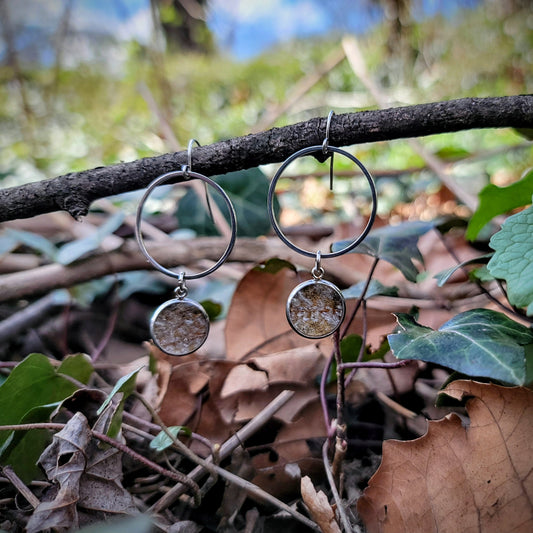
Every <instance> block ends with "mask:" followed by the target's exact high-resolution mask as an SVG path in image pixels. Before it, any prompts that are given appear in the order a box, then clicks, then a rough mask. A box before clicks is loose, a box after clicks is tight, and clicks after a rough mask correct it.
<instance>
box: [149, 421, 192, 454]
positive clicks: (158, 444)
mask: <svg viewBox="0 0 533 533" xmlns="http://www.w3.org/2000/svg"><path fill="white" fill-rule="evenodd" d="M167 429H168V431H169V433H170V434H171V435H173V436H174V438H176V437H177V436H178V435H179V434H180V433H181V434H182V435H186V436H187V437H190V436H191V435H192V431H191V430H190V429H189V428H187V427H185V426H170V427H168V428H167ZM172 443H173V441H172V440H171V439H170V437H169V436H168V435H167V434H166V433H165V432H164V431H160V432H159V433H158V434H157V435H156V436H155V438H154V439H153V440H152V441H151V442H150V448H152V450H156V451H158V452H162V451H163V450H166V449H167V448H168V447H170V446H172Z"/></svg>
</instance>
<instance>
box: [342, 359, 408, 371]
mask: <svg viewBox="0 0 533 533" xmlns="http://www.w3.org/2000/svg"><path fill="white" fill-rule="evenodd" d="M410 362H411V360H410V359H404V360H402V361H395V362H394V363H382V362H380V361H361V362H360V363H342V368H343V370H346V369H348V368H399V367H401V366H405V365H407V364H409V363H410Z"/></svg>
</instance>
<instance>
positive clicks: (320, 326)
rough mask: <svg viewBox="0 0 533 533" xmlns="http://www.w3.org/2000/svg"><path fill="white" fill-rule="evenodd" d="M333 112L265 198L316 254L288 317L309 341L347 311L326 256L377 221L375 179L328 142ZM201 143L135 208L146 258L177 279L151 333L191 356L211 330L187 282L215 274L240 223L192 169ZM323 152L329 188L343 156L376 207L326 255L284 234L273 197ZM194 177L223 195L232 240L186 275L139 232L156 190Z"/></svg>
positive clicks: (166, 347) (170, 350) (164, 346)
mask: <svg viewBox="0 0 533 533" xmlns="http://www.w3.org/2000/svg"><path fill="white" fill-rule="evenodd" d="M332 117H333V111H331V112H330V113H329V115H328V119H327V125H326V137H325V139H324V142H323V143H322V145H315V146H310V147H308V148H303V149H302V150H299V151H298V152H295V153H294V154H293V155H291V156H290V157H289V158H288V159H287V160H286V161H285V162H284V163H283V164H282V165H281V167H280V168H279V170H278V171H277V172H276V174H275V176H274V178H273V179H272V181H271V183H270V188H269V191H268V197H267V207H268V213H269V217H270V222H271V224H272V227H273V228H274V231H275V232H276V234H277V235H278V237H279V238H280V239H281V240H282V241H283V242H284V243H285V244H286V245H287V246H288V247H289V248H291V249H293V250H294V251H296V252H298V253H299V254H301V255H304V256H307V257H313V258H314V259H315V266H314V268H313V269H312V270H311V275H312V276H313V279H311V280H309V281H304V282H303V283H300V284H299V285H298V286H297V287H295V288H294V290H293V291H292V292H291V294H290V295H289V298H288V300H287V305H286V315H287V320H288V322H289V324H290V326H291V327H292V329H293V330H294V331H296V333H298V334H299V335H301V336H303V337H306V338H309V339H321V338H324V337H327V336H329V335H332V334H333V333H334V332H335V331H337V329H338V328H339V327H340V325H341V324H342V322H343V320H344V316H345V313H346V304H345V301H344V297H343V295H342V293H341V291H340V290H339V288H338V287H337V286H336V285H334V284H333V283H331V282H329V281H326V280H324V279H323V277H324V268H323V267H322V264H321V261H322V259H330V258H334V257H338V256H340V255H343V254H345V253H347V252H349V251H350V250H353V249H354V248H355V247H356V246H357V245H359V244H360V243H361V242H362V241H363V239H364V238H365V237H366V236H367V235H368V232H369V231H370V229H371V227H372V224H373V222H374V219H375V216H376V210H377V195H376V187H375V185H374V180H373V179H372V176H371V175H370V173H369V172H368V170H367V169H366V168H365V167H364V166H363V164H362V163H361V162H360V161H359V160H358V159H357V158H356V157H354V156H353V155H351V154H350V153H348V152H346V151H345V150H342V149H341V148H337V147H334V146H331V145H330V144H329V130H330V125H331V119H332ZM195 142H196V143H197V141H195V140H194V139H192V140H191V141H190V142H189V146H188V150H187V153H188V162H187V165H183V166H182V167H181V169H180V170H177V171H173V172H167V173H166V174H163V175H161V176H159V177H158V178H156V179H155V180H154V181H153V182H152V183H151V184H150V185H149V186H148V188H147V190H146V192H145V193H144V195H143V197H142V198H141V201H140V203H139V206H138V209H137V218H136V225H135V236H136V238H137V242H138V244H139V247H140V249H141V252H142V253H143V254H144V256H145V257H146V259H147V260H148V261H149V262H150V263H151V264H152V265H153V266H154V267H155V268H156V269H157V270H159V271H160V272H162V273H163V274H166V275H167V276H170V277H172V278H175V279H177V280H178V283H177V287H176V289H175V291H174V292H175V295H176V298H174V299H172V300H169V301H167V302H165V303H163V304H162V305H161V306H159V307H158V308H157V309H156V310H155V312H154V314H153V316H152V318H151V321H150V333H151V335H152V339H153V341H154V343H155V344H156V346H157V347H158V348H159V349H161V350H162V351H163V352H165V353H167V354H169V355H177V356H181V355H187V354H190V353H192V352H194V351H196V350H198V348H200V346H202V344H203V343H204V342H205V340H206V339H207V336H208V334H209V318H208V316H207V313H206V312H205V310H204V308H203V307H202V306H201V305H200V304H199V303H198V302H195V301H194V300H191V299H190V298H187V287H186V284H185V282H186V281H187V280H192V279H198V278H202V277H204V276H207V275H209V274H211V273H213V272H214V271H215V270H217V268H219V267H220V266H221V265H222V264H223V263H224V262H225V261H226V259H227V258H228V256H229V255H230V253H231V251H232V249H233V246H234V244H235V240H236V236H237V221H236V215H235V210H234V208H233V205H232V203H231V200H230V198H229V197H228V195H227V194H226V192H225V191H224V190H223V189H222V188H221V187H220V185H218V184H217V183H216V182H215V181H213V180H212V179H210V178H208V177H207V176H204V175H203V174H199V173H197V172H193V171H192V145H193V143H195ZM319 152H321V153H322V157H323V159H324V160H327V159H328V158H329V159H330V187H332V186H333V157H334V155H335V154H340V155H342V156H344V157H346V158H348V159H349V160H350V161H351V162H352V163H354V164H355V165H356V166H358V167H359V169H360V170H361V172H362V173H363V175H364V176H365V178H366V180H367V182H368V185H369V187H370V192H371V197H372V210H371V214H370V217H369V219H368V222H367V224H366V226H365V228H364V229H363V232H362V233H361V234H360V235H359V236H357V237H356V238H355V239H353V240H352V241H351V242H350V243H349V244H348V245H347V246H345V247H344V248H342V249H341V250H338V251H336V252H330V253H324V254H323V253H322V252H321V251H320V250H317V251H316V252H311V251H308V250H304V249H303V248H300V247H298V246H296V245H295V244H294V243H292V242H291V241H290V240H289V239H288V238H287V237H286V236H285V234H284V233H283V231H282V229H281V227H280V225H279V223H278V221H277V220H276V216H275V213H274V195H275V189H276V184H277V183H278V180H279V178H280V177H281V175H282V174H283V172H284V171H285V169H286V168H287V167H288V166H289V165H290V164H291V163H292V162H293V161H294V160H295V159H298V158H300V157H304V156H306V155H310V154H317V153H319ZM191 179H197V180H201V181H203V182H204V184H205V186H206V188H207V186H210V187H213V188H214V189H215V190H216V191H217V192H218V193H219V194H220V195H221V197H222V198H223V200H224V202H225V204H226V206H227V208H228V212H229V218H230V229H231V234H230V239H229V243H228V245H227V247H226V249H225V251H224V253H223V254H222V257H221V258H220V259H219V260H218V261H217V262H216V263H215V264H214V265H213V266H212V267H211V268H209V269H207V270H204V271H202V272H199V273H197V274H185V272H183V271H180V272H176V271H173V270H170V269H168V268H165V267H164V266H163V265H161V264H160V263H158V262H157V261H156V260H155V259H154V258H153V257H152V256H151V255H150V254H149V252H148V250H147V249H146V246H145V244H144V241H143V237H142V232H141V221H142V212H143V207H144V204H145V203H146V200H147V199H148V197H149V195H150V194H151V193H152V191H153V190H154V189H155V188H156V187H158V186H159V185H162V184H165V183H167V182H169V181H170V180H173V181H176V182H184V181H188V180H191Z"/></svg>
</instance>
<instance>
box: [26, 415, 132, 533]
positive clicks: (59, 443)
mask: <svg viewBox="0 0 533 533" xmlns="http://www.w3.org/2000/svg"><path fill="white" fill-rule="evenodd" d="M111 414H112V413H111ZM39 464H40V465H41V466H42V468H43V470H44V471H45V473H46V475H47V477H48V479H49V480H50V481H52V482H53V483H54V485H53V487H52V490H51V491H50V492H49V493H48V498H49V499H48V500H47V499H46V496H45V498H43V501H41V503H40V504H39V505H38V506H37V508H36V509H35V511H34V513H33V514H32V516H31V517H30V520H29V522H28V525H27V531H28V533H36V532H38V531H42V530H45V529H49V528H54V529H56V530H58V531H67V530H70V529H77V528H78V527H79V525H80V524H82V523H83V522H85V523H90V522H91V521H95V520H97V519H100V518H102V517H103V518H105V517H108V516H109V515H111V516H113V515H116V514H137V513H138V510H137V508H136V507H135V505H134V504H133V499H132V497H131V495H130V494H129V493H128V492H127V491H126V490H125V489H124V487H122V484H121V482H120V478H121V477H122V453H121V452H119V451H118V450H116V449H114V448H107V449H105V450H102V449H100V448H99V447H98V444H97V443H96V441H95V440H94V439H92V438H91V431H90V429H89V424H88V422H87V419H86V418H85V416H84V415H83V414H81V413H79V412H78V413H76V414H75V415H74V416H73V417H72V418H71V419H70V420H69V422H68V423H67V424H66V425H65V427H64V428H63V429H62V430H61V431H60V432H58V433H56V435H54V438H53V441H52V444H51V445H50V446H48V447H47V448H46V449H45V451H44V452H43V454H42V455H41V457H40V458H39Z"/></svg>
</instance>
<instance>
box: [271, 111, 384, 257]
mask: <svg viewBox="0 0 533 533" xmlns="http://www.w3.org/2000/svg"><path fill="white" fill-rule="evenodd" d="M330 115H331V113H330ZM326 141H327V137H326V139H324V143H325V145H326V147H327V148H326V150H327V152H326V153H331V154H333V153H337V154H340V155H342V156H344V157H347V158H348V159H349V160H350V161H352V162H353V163H355V164H356V165H357V166H358V167H359V168H360V169H361V172H362V173H363V174H364V176H365V178H366V180H367V182H368V186H369V187H370V194H371V196H372V211H371V213H370V217H369V219H368V222H367V224H366V226H365V228H364V230H363V232H362V233H361V235H359V236H358V237H356V238H355V239H354V240H353V241H352V242H350V244H348V245H347V246H345V247H344V248H342V249H341V250H338V251H337V252H330V253H327V254H321V258H322V259H330V258H332V257H338V256H340V255H343V254H345V253H347V252H349V251H350V250H353V249H354V248H355V247H356V246H357V245H359V244H360V243H361V242H362V241H363V240H364V239H365V237H366V236H367V235H368V233H369V231H370V229H371V228H372V225H373V224H374V220H375V219H376V212H377V194H376V186H375V184H374V180H373V178H372V176H371V175H370V172H368V170H367V169H366V167H365V166H364V165H363V163H361V161H359V159H357V158H356V157H355V156H353V155H352V154H350V153H349V152H346V151H345V150H342V149H341V148H337V147H335V146H330V145H329V144H328V143H327V142H326ZM323 147H324V144H323V145H322V146H320V145H317V146H309V147H308V148H302V149H301V150H299V151H298V152H295V153H294V154H292V155H291V156H290V157H289V158H288V159H286V160H285V161H284V163H283V164H282V165H281V167H280V168H279V169H278V171H277V172H276V174H275V176H274V178H273V179H272V181H271V182H270V187H269V189H268V197H267V207H268V215H269V217H270V223H271V224H272V227H273V228H274V231H275V232H276V233H277V235H278V237H279V238H280V239H281V240H282V241H283V242H284V243H285V244H286V245H287V246H288V247H289V248H291V249H292V250H294V251H295V252H298V253H299V254H302V255H305V256H307V257H316V255H317V252H310V251H308V250H304V249H303V248H300V247H298V246H296V245H295V244H294V243H292V242H291V241H289V239H287V237H286V236H285V234H284V233H283V231H282V230H281V227H280V225H279V224H278V221H277V220H276V215H275V213H274V194H275V192H276V184H277V183H278V180H279V178H280V177H281V175H282V174H283V172H284V171H285V169H286V168H287V167H288V166H289V165H290V164H291V163H292V162H293V161H294V160H295V159H298V158H299V157H303V156H306V155H309V154H313V153H316V152H320V151H322V150H323Z"/></svg>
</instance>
